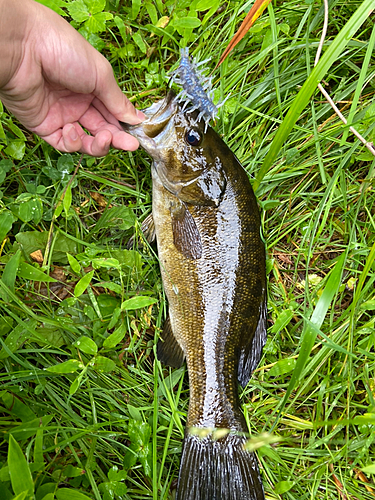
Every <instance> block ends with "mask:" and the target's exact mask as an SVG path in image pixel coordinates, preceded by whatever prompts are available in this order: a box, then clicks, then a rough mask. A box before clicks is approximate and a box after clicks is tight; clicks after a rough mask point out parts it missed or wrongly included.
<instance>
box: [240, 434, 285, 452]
mask: <svg viewBox="0 0 375 500" xmlns="http://www.w3.org/2000/svg"><path fill="white" fill-rule="evenodd" d="M281 440H282V438H280V436H275V435H274V434H269V433H268V432H263V433H261V434H258V436H255V437H253V438H251V439H249V440H248V441H246V444H245V448H246V450H248V451H255V450H259V448H262V447H263V446H266V447H267V446H269V445H270V444H273V443H277V442H279V441H281Z"/></svg>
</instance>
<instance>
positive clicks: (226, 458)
mask: <svg viewBox="0 0 375 500" xmlns="http://www.w3.org/2000/svg"><path fill="white" fill-rule="evenodd" d="M245 442H246V438H245V437H244V436H239V435H235V434H227V435H226V436H225V437H222V438H220V439H216V440H215V439H213V438H212V436H211V435H210V436H206V437H204V438H202V437H199V436H198V435H195V434H191V433H189V432H186V435H185V440H184V446H183V452H182V458H181V465H180V474H179V478H178V484H177V493H176V500H264V492H263V486H262V481H261V478H260V474H259V469H258V464H257V461H256V458H255V455H254V453H250V452H248V451H246V450H245V448H244V443H245Z"/></svg>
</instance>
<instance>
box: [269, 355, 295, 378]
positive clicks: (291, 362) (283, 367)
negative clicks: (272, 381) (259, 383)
mask: <svg viewBox="0 0 375 500" xmlns="http://www.w3.org/2000/svg"><path fill="white" fill-rule="evenodd" d="M296 363H297V361H296V360H295V359H294V358H291V359H289V358H285V359H280V360H279V361H277V363H276V364H274V365H273V367H272V368H271V369H270V371H269V372H268V377H280V376H281V375H285V374H286V373H290V372H291V371H293V370H294V368H295V366H296Z"/></svg>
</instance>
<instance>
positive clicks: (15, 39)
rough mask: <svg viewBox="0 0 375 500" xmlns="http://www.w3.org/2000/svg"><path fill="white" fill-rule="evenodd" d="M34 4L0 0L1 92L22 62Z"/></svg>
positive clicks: (27, 0)
mask: <svg viewBox="0 0 375 500" xmlns="http://www.w3.org/2000/svg"><path fill="white" fill-rule="evenodd" d="M33 4H34V1H32V0H0V54H1V64H0V92H1V90H2V89H3V88H4V87H5V86H6V85H7V83H8V82H9V81H10V80H11V78H12V76H13V75H14V74H15V73H16V72H17V70H18V68H19V66H20V64H21V62H22V56H23V45H24V43H23V42H24V39H25V37H26V36H27V26H28V18H29V17H30V11H32V7H33ZM30 7H31V8H30Z"/></svg>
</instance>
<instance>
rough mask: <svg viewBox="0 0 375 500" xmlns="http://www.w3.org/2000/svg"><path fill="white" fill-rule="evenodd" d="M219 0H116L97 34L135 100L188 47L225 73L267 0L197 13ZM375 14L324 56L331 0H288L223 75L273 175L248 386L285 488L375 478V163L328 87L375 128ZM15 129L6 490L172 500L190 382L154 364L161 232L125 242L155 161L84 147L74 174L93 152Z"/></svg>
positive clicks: (1, 404) (361, 10)
mask: <svg viewBox="0 0 375 500" xmlns="http://www.w3.org/2000/svg"><path fill="white" fill-rule="evenodd" d="M72 3H73V2H71V1H70V2H67V5H70V4H72ZM200 5H203V4H202V2H193V3H191V2H186V4H185V3H181V2H178V3H176V4H175V3H173V2H168V1H167V2H165V3H162V2H161V1H156V2H155V4H154V3H151V2H149V3H147V2H145V3H143V2H142V4H141V3H140V2H137V1H133V2H132V3H129V2H111V1H110V2H107V7H106V10H107V11H109V12H111V13H112V14H113V18H112V20H109V21H107V25H106V30H105V31H104V30H103V31H101V32H99V33H96V34H92V33H91V34H90V33H89V32H86V35H87V36H91V40H92V42H93V43H95V44H96V45H97V46H98V47H99V48H100V50H101V51H102V52H103V53H104V54H105V56H106V57H107V58H108V59H109V60H110V62H111V64H112V66H113V68H114V71H115V73H116V76H117V78H118V82H119V84H120V86H121V87H122V88H123V90H124V91H125V92H126V93H127V95H129V97H131V98H132V100H133V102H135V103H137V105H139V106H141V107H146V106H148V105H149V104H151V103H152V102H154V101H155V100H156V99H158V98H161V97H163V96H164V95H165V92H166V89H167V82H168V74H167V73H168V71H169V70H170V69H171V68H174V67H176V64H177V61H178V51H179V45H186V44H188V45H191V52H193V53H194V54H195V55H196V56H197V57H198V58H199V59H200V60H203V59H205V58H206V57H209V56H210V57H211V58H212V60H211V62H210V63H209V64H208V67H209V68H210V69H213V68H214V66H215V64H216V61H217V60H218V58H219V57H220V55H221V53H222V52H223V50H224V48H225V46H226V44H227V43H228V41H229V39H230V37H231V36H232V35H233V34H234V32H235V31H236V29H237V28H238V26H239V24H240V22H241V20H242V19H243V17H244V15H245V11H248V9H249V6H250V4H247V3H245V4H243V5H239V4H238V3H235V2H229V3H228V4H225V6H224V7H223V8H220V9H219V10H216V9H213V11H212V12H210V15H209V16H206V12H205V11H199V12H198V17H199V19H200V20H201V21H204V22H202V24H201V26H199V27H197V28H195V29H193V30H189V29H185V28H182V27H181V21H179V20H178V19H179V18H183V17H185V16H187V14H188V12H190V17H192V18H195V19H196V18H197V17H196V16H197V11H196V8H197V6H198V7H199V8H200ZM206 5H208V3H207V4H206ZM210 5H213V2H210ZM202 8H203V7H202ZM189 9H190V11H189ZM367 11H368V2H367V3H366V1H364V2H363V3H360V2H352V3H349V4H348V3H347V2H344V1H342V0H334V1H333V2H331V4H330V22H329V29H328V34H327V37H326V42H325V45H324V49H323V56H322V58H321V62H320V63H319V65H320V66H319V67H318V68H316V69H315V70H313V65H314V58H315V53H316V50H317V46H318V43H319V38H320V34H321V29H322V24H323V7H321V6H319V5H316V4H313V3H310V2H306V3H299V2H296V1H289V2H283V3H280V4H278V3H274V4H273V6H272V7H270V8H268V10H267V11H266V12H265V13H264V14H263V16H262V17H261V18H260V19H259V20H258V21H257V23H256V24H255V26H254V27H253V28H252V29H251V33H250V35H247V36H246V37H245V39H244V40H243V41H241V42H240V44H239V45H238V47H236V49H235V50H234V51H233V53H232V54H231V55H230V56H229V57H228V59H227V60H226V61H225V62H224V63H223V65H222V66H221V67H220V68H219V69H218V70H216V71H215V72H214V75H213V76H214V82H215V88H216V89H217V96H216V97H217V98H219V97H225V96H226V95H227V94H228V93H230V94H231V97H230V98H229V100H228V101H227V102H226V104H225V106H223V108H221V116H220V119H219V120H218V122H217V124H216V129H217V131H218V132H219V133H220V134H222V135H223V137H224V139H225V140H226V142H227V143H228V145H229V146H230V147H231V149H232V150H233V151H234V152H235V153H236V155H237V156H238V158H239V159H240V161H241V162H242V164H243V165H244V167H245V168H246V170H247V171H248V173H249V176H250V178H251V179H252V180H253V181H254V179H255V183H256V187H257V195H258V198H259V203H260V206H261V207H262V222H263V226H264V235H265V240H266V244H267V252H268V263H267V265H268V272H269V274H268V276H269V333H268V341H267V345H266V348H265V350H264V356H263V358H262V361H261V363H260V365H259V367H258V368H257V370H256V371H255V373H254V376H253V377H252V379H251V381H250V382H249V384H248V386H247V387H246V388H245V389H244V390H243V391H242V393H241V401H242V404H243V409H244V413H245V416H246V419H247V421H248V425H249V430H250V432H251V440H250V444H251V446H253V447H255V449H256V450H257V454H258V458H259V460H260V464H261V469H262V476H263V482H264V487H265V492H266V498H267V499H281V498H283V499H287V500H304V499H306V500H308V499H313V498H314V499H315V498H316V499H319V500H323V499H324V500H325V499H327V500H328V499H337V498H340V499H342V500H344V499H345V498H347V499H354V498H355V499H358V500H364V499H372V498H374V495H375V484H374V474H375V453H374V452H375V445H374V441H375V433H374V425H375V382H374V380H375V379H374V376H375V375H374V368H375V350H374V346H375V317H374V309H375V293H374V289H375V264H374V261H375V194H374V177H375V160H374V159H373V158H372V157H371V155H370V154H369V153H368V152H367V150H366V149H365V148H364V147H363V146H362V145H361V144H360V143H359V141H358V140H357V139H356V138H355V137H353V136H352V134H351V133H350V132H348V127H346V126H344V125H343V124H342V123H341V122H340V120H339V119H338V117H337V116H336V115H335V114H334V112H333V111H332V109H331V108H330V106H329V105H328V104H327V103H326V102H325V100H324V98H323V97H322V96H321V95H320V94H319V93H318V91H315V88H316V83H317V81H318V80H320V79H323V81H324V86H325V88H326V89H327V91H328V92H329V93H330V95H331V97H332V98H333V99H334V100H335V102H337V103H338V106H339V108H340V109H341V110H342V112H343V113H344V115H345V116H346V117H347V119H349V122H350V123H351V124H353V125H354V126H355V127H356V128H357V129H358V130H359V131H360V133H361V134H363V135H364V136H365V138H366V139H367V140H369V141H374V142H375V128H374V120H373V116H374V115H375V108H374V105H373V99H374V90H375V87H374V83H373V80H374V75H375V60H374V57H373V56H372V51H370V50H369V47H370V48H371V47H373V43H374V41H373V36H371V34H372V32H373V23H372V21H371V18H368V19H367V18H366V16H367V14H366V13H367ZM65 12H67V11H66V9H65ZM162 16H168V17H169V18H170V22H169V25H168V26H167V27H166V28H153V27H152V25H155V24H156V22H157V21H158V20H159V19H160V18H161V17H162ZM68 19H69V18H68ZM349 19H351V21H350V22H348V20H349ZM74 23H75V24H74ZM179 23H180V24H179ZM73 24H74V25H75V26H76V27H77V28H80V27H82V26H81V25H79V24H78V23H76V22H74V20H73ZM342 30H346V32H345V31H342ZM356 30H357V31H356ZM343 33H344V34H343ZM317 74H318V75H319V76H318V77H317V76H316V75H317ZM1 125H2V129H0V155H1V159H0V167H1V171H2V172H3V174H1V173H0V180H1V179H2V184H1V191H2V197H1V200H0V204H1V211H0V236H1V238H0V239H1V241H0V244H1V259H0V267H1V273H2V274H1V279H0V309H1V313H0V314H1V317H0V342H1V350H0V367H1V368H0V381H1V386H0V396H1V401H0V430H1V441H0V491H1V492H2V500H3V499H4V500H11V499H13V498H17V500H23V499H24V498H28V497H30V495H31V492H32V491H33V492H34V494H35V498H36V500H42V499H44V500H53V499H54V498H57V500H67V499H69V500H75V499H77V500H84V499H87V498H89V499H95V500H113V499H116V500H119V499H121V500H122V499H124V500H126V499H151V498H152V499H153V500H156V499H160V500H169V499H172V498H173V497H172V493H173V490H174V488H175V485H176V478H177V474H178V467H179V459H180V455H181V445H182V438H183V429H184V422H185V417H186V410H187V405H188V396H189V387H188V381H187V376H186V372H185V369H184V368H182V369H179V370H171V369H169V368H167V367H164V366H162V365H161V364H160V363H159V362H158V361H156V360H155V343H156V340H157V337H158V332H159V329H160V327H161V326H162V324H163V320H164V318H165V313H166V307H167V305H166V302H165V298H164V294H163V289H162V284H161V278H160V273H159V268H158V259H157V254H156V249H155V247H154V246H149V245H148V244H147V243H146V242H143V246H142V245H140V244H139V243H138V242H137V243H135V244H134V249H132V250H127V248H126V245H127V242H128V240H129V239H130V238H131V236H133V235H134V234H136V235H140V241H142V236H141V234H140V233H141V232H140V223H141V222H142V220H143V219H144V218H145V217H146V216H147V215H148V214H149V213H150V210H151V177H150V159H149V158H148V157H147V155H146V154H145V153H143V152H142V151H137V152H135V153H133V154H131V153H127V152H118V151H111V152H110V154H109V155H107V157H105V158H101V159H92V158H89V157H83V158H82V160H81V165H80V166H79V168H78V170H77V173H76V175H75V176H74V178H73V172H74V170H75V168H76V167H77V165H78V162H79V161H80V155H78V154H77V155H61V154H60V153H58V152H56V151H55V150H53V149H52V148H51V147H49V146H48V145H46V144H45V143H43V142H42V141H41V140H40V139H38V138H37V137H35V136H32V135H31V134H30V133H29V132H27V131H25V130H24V129H22V127H20V126H19V124H17V123H16V121H12V120H11V118H10V117H9V115H7V113H6V110H4V112H3V114H2V116H1ZM2 130H3V133H2ZM23 147H25V150H24V152H23ZM63 170H68V171H69V176H68V177H63V176H62V174H61V172H62V171H63ZM67 186H70V188H69V187H67ZM70 193H71V196H70ZM60 199H62V200H63V201H62V203H61V202H59V200H60ZM33 209H34V210H33ZM135 241H138V238H136V239H135ZM37 250H41V251H42V258H43V261H42V262H41V263H40V264H37V263H35V262H34V261H33V260H32V258H31V257H30V254H31V253H32V252H35V251H37ZM67 254H69V257H68V256H67ZM27 264H28V265H27ZM30 266H31V267H30ZM41 272H43V273H44V275H41V274H40V273H41ZM30 273H31V274H30ZM48 275H51V276H52V277H54V278H55V279H56V280H57V281H54V280H51V279H50V282H49V283H47V282H46V280H47V279H48V278H47V276H48ZM85 276H89V277H92V278H91V281H90V282H88V279H87V278H86V281H85V278H84V277H85ZM135 296H137V297H143V298H138V299H136V303H135V304H134V302H133V303H132V301H130V302H127V301H128V300H129V299H132V297H135ZM133 300H134V299H133ZM155 301H156V302H155ZM121 306H122V307H121ZM142 306H143V307H142ZM81 337H84V338H83V339H82V338H81ZM270 434H271V436H270ZM369 466H372V468H370V469H367V470H366V469H365V471H364V472H361V469H364V468H365V467H369ZM365 481H367V482H365ZM371 488H372V489H371ZM24 491H25V492H26V493H25V494H23V492H24ZM27 492H29V493H27ZM74 495H76V496H74ZM82 495H84V496H82Z"/></svg>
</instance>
